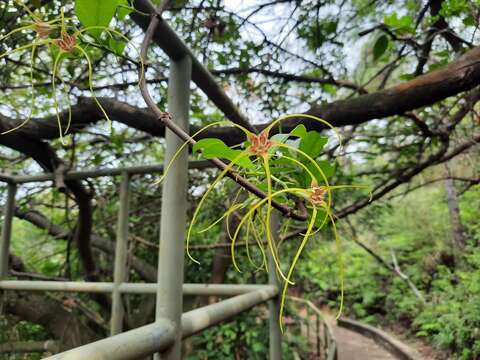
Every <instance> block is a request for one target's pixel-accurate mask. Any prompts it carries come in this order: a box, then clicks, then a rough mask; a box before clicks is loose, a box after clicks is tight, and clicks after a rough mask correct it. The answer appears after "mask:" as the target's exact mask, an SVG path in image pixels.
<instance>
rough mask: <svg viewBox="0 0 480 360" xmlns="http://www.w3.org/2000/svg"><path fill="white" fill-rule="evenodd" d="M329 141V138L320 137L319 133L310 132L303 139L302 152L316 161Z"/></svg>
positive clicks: (301, 143)
mask: <svg viewBox="0 0 480 360" xmlns="http://www.w3.org/2000/svg"><path fill="white" fill-rule="evenodd" d="M327 141H328V138H326V137H325V136H322V135H320V134H319V133H318V132H316V131H309V132H307V133H306V134H305V135H304V136H303V137H302V141H301V142H300V150H301V151H303V152H304V153H306V154H308V155H310V156H311V157H312V158H314V159H315V158H316V157H317V156H318V155H320V153H321V152H322V149H323V147H324V146H325V144H326V143H327Z"/></svg>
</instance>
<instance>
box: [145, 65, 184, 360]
mask: <svg viewBox="0 0 480 360" xmlns="http://www.w3.org/2000/svg"><path fill="white" fill-rule="evenodd" d="M191 69H192V62H191V58H190V57H189V56H186V57H184V58H182V59H180V60H176V61H172V62H171V65H170V76H169V81H168V110H169V112H170V114H171V115H172V118H173V121H175V122H176V124H177V125H178V126H180V127H182V128H183V129H184V130H185V131H186V132H187V133H188V122H189V109H190V80H191ZM165 141H166V147H165V168H166V167H167V165H168V164H169V162H170V160H171V159H172V158H173V156H174V155H175V154H176V152H177V150H178V148H179V147H180V146H181V145H182V140H181V139H180V138H178V137H177V136H176V135H175V134H174V133H173V132H171V131H170V130H168V129H167V130H166V134H165ZM187 186H188V151H187V149H184V150H183V151H182V152H181V153H180V154H179V155H178V157H177V158H176V159H175V161H174V162H173V163H172V165H171V167H170V168H169V170H168V173H167V174H166V177H165V179H164V181H163V188H162V209H161V220H160V246H159V256H158V278H157V279H158V280H157V281H158V290H157V304H156V318H157V319H161V318H166V319H169V320H171V321H172V322H173V323H175V325H176V331H177V333H176V336H175V342H174V344H173V345H172V346H171V347H170V348H169V349H168V350H166V351H165V353H162V354H161V359H162V360H180V358H181V341H182V340H181V339H182V334H181V323H180V322H181V315H182V311H183V296H182V285H183V274H184V269H183V266H184V250H185V249H184V247H185V245H184V244H185V228H186V225H187ZM154 358H155V359H160V354H155V357H154Z"/></svg>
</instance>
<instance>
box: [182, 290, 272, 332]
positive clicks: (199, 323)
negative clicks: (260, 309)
mask: <svg viewBox="0 0 480 360" xmlns="http://www.w3.org/2000/svg"><path fill="white" fill-rule="evenodd" d="M277 294H278V289H277V288H276V287H274V286H265V288H264V289H261V290H255V291H252V292H249V293H246V294H243V295H238V296H235V297H233V298H230V299H228V300H224V301H220V302H218V303H216V304H212V305H208V306H205V307H202V308H199V309H195V310H192V311H189V312H187V313H184V314H183V315H182V338H183V339H185V338H187V337H189V336H192V335H195V334H197V333H199V332H201V331H203V330H205V329H207V328H209V327H211V326H213V325H216V324H218V323H220V322H222V321H225V320H227V319H229V318H231V317H233V316H235V315H237V314H240V313H241V312H244V311H246V310H249V309H250V308H252V307H254V306H255V305H258V304H261V303H263V302H266V301H267V300H270V299H272V298H274V297H275V296H276V295H277Z"/></svg>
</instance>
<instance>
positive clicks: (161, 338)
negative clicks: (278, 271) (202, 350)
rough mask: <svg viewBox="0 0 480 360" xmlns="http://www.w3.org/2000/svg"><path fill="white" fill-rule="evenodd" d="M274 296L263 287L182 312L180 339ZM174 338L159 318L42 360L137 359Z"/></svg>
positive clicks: (272, 290)
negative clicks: (153, 321)
mask: <svg viewBox="0 0 480 360" xmlns="http://www.w3.org/2000/svg"><path fill="white" fill-rule="evenodd" d="M210 286H213V285H210ZM277 294H278V289H277V288H275V287H273V286H270V285H266V286H263V288H261V289H258V290H254V291H250V292H248V293H246V294H242V295H238V296H235V297H233V298H230V299H228V300H224V301H220V302H218V303H216V304H212V305H208V306H205V307H202V308H199V309H195V310H192V311H189V312H187V313H184V314H183V315H182V338H183V339H185V338H187V337H189V336H192V335H194V334H196V333H198V332H200V331H202V330H205V329H207V328H209V327H211V326H213V325H216V324H218V323H220V322H222V321H224V320H227V319H229V318H231V317H233V316H235V315H237V314H239V313H241V312H243V311H246V310H248V309H250V308H252V307H254V306H255V305H258V304H261V303H263V302H265V301H267V300H270V299H271V298H273V297H275V296H276V295H277ZM174 336H175V328H174V324H173V323H172V322H171V321H169V320H167V319H159V320H157V322H155V323H153V324H150V325H146V326H142V327H139V328H137V329H134V330H130V331H127V332H124V333H122V334H118V335H115V336H111V337H109V338H106V339H103V340H99V341H96V342H93V343H90V344H87V345H83V346H80V347H77V348H75V349H72V350H68V351H65V352H63V353H60V354H57V355H54V356H50V357H48V358H46V359H49V360H77V359H78V360H83V359H89V360H104V359H115V360H130V359H137V358H142V357H144V356H148V355H151V354H153V353H155V352H159V351H162V350H165V349H166V348H167V347H168V346H170V345H171V344H172V343H173V341H174Z"/></svg>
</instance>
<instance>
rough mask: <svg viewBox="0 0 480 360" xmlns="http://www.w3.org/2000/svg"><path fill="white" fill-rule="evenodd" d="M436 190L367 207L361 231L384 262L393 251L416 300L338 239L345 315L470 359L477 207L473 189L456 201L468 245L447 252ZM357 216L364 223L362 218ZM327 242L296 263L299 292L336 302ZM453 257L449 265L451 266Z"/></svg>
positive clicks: (445, 219)
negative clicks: (401, 331)
mask: <svg viewBox="0 0 480 360" xmlns="http://www.w3.org/2000/svg"><path fill="white" fill-rule="evenodd" d="M444 196H445V194H444V192H443V191H442V190H441V187H438V186H437V187H431V188H429V189H423V190H422V193H418V192H417V193H413V194H409V195H407V196H406V197H405V198H403V199H402V200H396V201H394V202H393V203H392V206H391V207H384V208H379V209H376V210H375V212H374V211H373V209H371V210H370V214H369V215H368V216H369V217H370V216H371V215H372V214H373V213H375V215H374V216H375V218H374V219H373V220H370V221H369V222H365V223H364V224H363V226H361V225H360V224H357V223H356V224H357V226H359V227H360V228H362V229H363V231H362V234H363V236H362V237H361V238H360V240H361V241H362V242H364V243H366V244H367V245H368V246H369V247H370V248H372V249H373V250H374V251H375V252H376V253H377V254H379V255H380V256H381V257H382V258H383V259H385V260H386V261H387V262H388V263H391V254H390V251H391V250H393V251H395V254H396V257H397V259H398V262H399V265H400V268H401V270H402V272H403V273H405V274H406V275H407V276H408V277H409V278H410V280H411V281H412V282H413V283H414V284H415V285H416V286H417V287H418V289H419V290H420V291H421V292H422V294H423V295H424V296H425V298H426V300H427V303H426V305H424V306H423V305H422V303H421V302H420V301H419V299H418V298H416V296H415V295H414V294H413V292H412V291H411V289H410V288H409V286H408V285H407V284H406V283H405V281H403V280H402V279H400V278H399V277H398V276H395V275H394V274H393V273H392V272H391V271H390V270H387V269H385V268H384V267H382V266H381V265H379V264H378V262H377V261H375V260H374V259H373V258H372V257H371V256H370V255H368V254H367V253H366V252H365V251H364V250H363V249H361V248H360V247H359V246H357V245H356V244H355V243H353V242H352V241H348V242H347V243H346V244H344V247H343V255H344V261H345V263H346V264H348V265H347V266H346V268H345V307H346V313H347V315H349V316H352V317H354V318H358V319H361V320H362V321H364V322H367V323H371V324H374V325H377V324H382V325H385V324H391V325H392V326H394V327H396V328H398V327H399V326H403V327H404V328H405V329H408V330H409V334H410V336H412V337H419V338H422V339H425V340H427V341H429V342H430V343H432V344H433V345H434V346H436V347H439V348H441V349H444V350H446V351H448V353H450V354H451V355H449V356H448V358H451V359H462V360H473V359H477V358H478V357H479V356H480V318H479V317H478V314H479V313H480V303H479V301H478V299H479V298H480V286H479V284H480V254H479V253H478V251H477V250H478V233H479V232H478V230H479V229H478V205H479V201H480V191H479V190H473V191H470V192H468V193H466V194H465V195H463V197H462V198H461V203H460V205H461V213H462V220H463V223H464V225H465V230H466V233H467V234H468V235H467V238H468V243H469V245H468V246H467V247H466V248H465V249H463V250H462V252H461V253H455V252H454V251H452V240H451V236H450V233H451V230H450V226H449V216H448V210H447V207H446V204H445V202H444ZM357 221H360V222H364V220H363V218H360V219H357ZM331 251H332V244H331V243H324V244H323V245H322V244H321V243H319V244H318V245H317V246H312V247H311V248H310V249H309V251H308V255H307V256H308V259H307V260H305V261H304V262H302V263H301V264H300V265H299V270H298V272H299V274H298V276H300V277H301V278H302V279H303V280H302V283H303V284H304V285H303V286H304V290H305V292H306V293H308V294H310V296H311V297H312V299H318V298H320V299H322V300H321V301H322V302H324V303H326V304H329V305H330V306H335V304H336V301H337V300H338V297H339V296H340V289H339V284H338V279H337V273H336V271H337V270H336V264H335V260H334V259H332V258H331V256H330V253H331ZM453 257H455V264H453V262H452V261H453Z"/></svg>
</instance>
